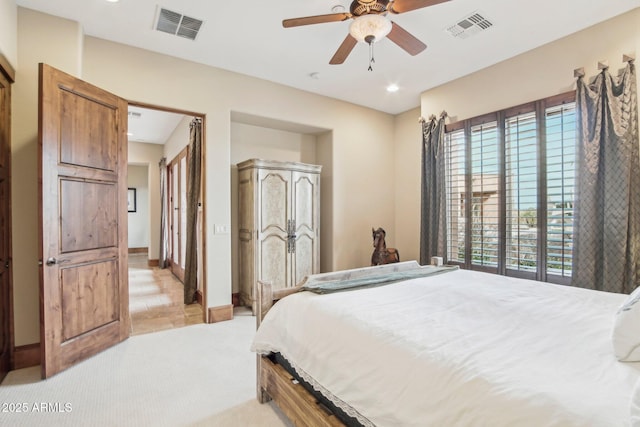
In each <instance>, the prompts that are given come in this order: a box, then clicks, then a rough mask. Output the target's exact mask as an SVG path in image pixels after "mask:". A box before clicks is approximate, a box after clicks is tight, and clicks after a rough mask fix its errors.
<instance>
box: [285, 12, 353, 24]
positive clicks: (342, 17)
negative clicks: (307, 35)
mask: <svg viewBox="0 0 640 427" xmlns="http://www.w3.org/2000/svg"><path fill="white" fill-rule="evenodd" d="M349 18H351V14H350V13H330V14H328V15H316V16H305V17H303V18H291V19H285V20H284V21H282V26H283V27H285V28H291V27H299V26H301V25H311V24H323V23H325V22H338V21H346V20H347V19H349Z"/></svg>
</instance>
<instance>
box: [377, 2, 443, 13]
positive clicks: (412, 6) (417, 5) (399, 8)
mask: <svg viewBox="0 0 640 427" xmlns="http://www.w3.org/2000/svg"><path fill="white" fill-rule="evenodd" d="M447 1H451V0H395V1H394V2H393V3H392V4H391V5H390V7H387V10H388V11H389V12H391V13H404V12H409V11H411V10H416V9H422V8H423V7H429V6H435V5H436V4H440V3H444V2H447Z"/></svg>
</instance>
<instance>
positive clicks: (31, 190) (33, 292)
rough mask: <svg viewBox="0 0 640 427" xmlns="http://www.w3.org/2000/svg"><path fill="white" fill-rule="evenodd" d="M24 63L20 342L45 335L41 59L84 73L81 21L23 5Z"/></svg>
mask: <svg viewBox="0 0 640 427" xmlns="http://www.w3.org/2000/svg"><path fill="white" fill-rule="evenodd" d="M17 28H18V37H17V39H18V63H19V64H20V66H19V67H18V69H17V70H16V82H15V84H14V85H13V93H12V110H13V111H12V122H11V127H12V138H11V162H12V174H13V176H12V181H11V191H12V194H13V199H12V206H11V208H12V216H13V224H12V233H13V260H14V262H13V301H14V313H15V314H14V325H15V345H16V346H20V345H25V344H31V343H34V342H38V341H39V340H40V327H39V319H40V318H39V285H38V267H37V266H38V198H37V194H38V171H37V143H38V63H39V62H45V63H47V64H49V65H52V66H53V67H56V68H58V69H60V70H62V71H65V72H67V73H69V74H72V75H75V76H79V75H80V58H79V56H80V52H81V50H82V33H81V29H80V25H79V24H78V23H76V22H72V21H68V20H64V19H59V18H54V17H52V16H49V15H44V14H41V13H38V12H34V11H31V10H29V9H23V8H18V26H17Z"/></svg>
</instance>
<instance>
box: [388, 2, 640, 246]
mask: <svg viewBox="0 0 640 427" xmlns="http://www.w3.org/2000/svg"><path fill="white" fill-rule="evenodd" d="M639 23H640V9H635V10H633V11H631V12H628V13H626V14H624V15H621V16H618V17H616V18H613V19H611V20H609V21H606V22H604V23H601V24H598V25H595V26H593V27H591V28H588V29H586V30H583V31H580V32H578V33H575V34H572V35H570V36H568V37H565V38H563V39H561V40H558V41H555V42H552V43H549V44H547V45H545V46H542V47H540V48H537V49H534V50H531V51H529V52H527V53H524V54H522V55H519V56H517V57H514V58H512V59H509V60H507V61H503V62H501V63H499V64H497V65H494V66H492V67H488V68H486V69H484V70H481V71H478V72H476V73H473V74H470V75H468V76H466V77H463V78H460V79H458V80H455V81H452V82H450V83H447V84H444V85H442V86H439V87H436V88H434V89H431V90H428V91H426V92H424V93H423V94H422V96H421V111H422V116H424V117H428V116H429V115H431V114H439V113H440V112H441V111H442V110H446V111H447V112H448V114H449V122H454V121H458V120H462V119H466V118H470V117H475V116H477V115H481V114H483V113H490V112H492V111H496V110H499V109H502V108H506V107H510V106H516V105H518V104H522V103H525V102H529V101H535V100H537V99H541V98H545V97H548V96H551V95H555V94H559V93H564V92H567V91H570V90H575V80H574V78H573V70H574V69H576V68H579V67H584V68H585V71H586V74H587V76H594V75H595V74H597V72H598V70H597V63H598V61H599V60H608V61H609V64H610V67H611V70H612V71H614V72H615V70H618V69H620V68H623V66H624V64H623V63H622V55H623V54H625V53H626V54H629V53H635V54H638V53H640V24H639ZM407 114H409V115H414V114H413V113H407ZM396 120H398V121H400V120H402V116H399V117H398V118H397V119H396ZM407 120H409V121H410V120H413V118H411V117H410V118H407ZM399 132H402V131H401V130H397V131H396V135H398V133H399ZM396 143H397V144H398V150H397V151H396V153H397V156H398V158H397V164H398V165H402V167H398V169H397V179H398V181H400V182H402V184H401V187H402V189H403V194H402V195H401V193H400V192H398V193H397V207H396V222H397V224H398V227H400V228H399V229H398V231H397V232H398V235H400V236H404V237H403V245H404V244H405V242H406V245H408V246H407V247H406V248H404V247H403V250H404V251H405V253H412V254H413V253H415V254H419V242H418V240H417V239H414V238H410V237H409V236H412V235H417V234H418V233H419V231H420V223H419V217H420V216H419V215H420V179H419V176H420V156H421V154H420V145H419V144H415V145H413V144H412V145H411V146H408V145H407V144H409V140H408V139H402V141H401V140H399V139H398V138H396ZM411 177H415V179H411ZM402 217H406V218H408V219H412V220H407V221H403V220H402V219H401V218H402ZM401 254H402V253H401Z"/></svg>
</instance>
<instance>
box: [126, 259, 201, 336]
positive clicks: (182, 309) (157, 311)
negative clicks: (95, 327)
mask: <svg viewBox="0 0 640 427" xmlns="http://www.w3.org/2000/svg"><path fill="white" fill-rule="evenodd" d="M129 311H130V315H131V335H140V334H146V333H149V332H157V331H162V330H166V329H173V328H179V327H181V326H187V325H193V324H196V323H202V307H201V306H200V305H198V304H190V305H184V304H183V285H182V283H180V282H179V281H178V279H176V278H175V277H174V276H173V274H171V271H169V270H168V269H160V268H158V267H149V266H148V265H147V254H146V253H142V254H129Z"/></svg>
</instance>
